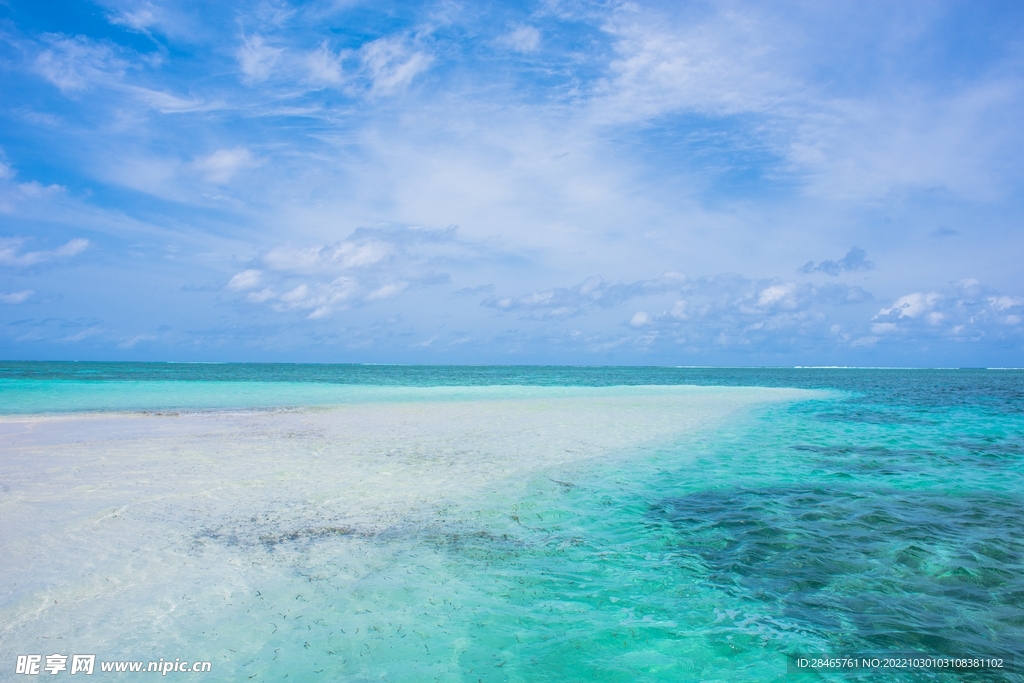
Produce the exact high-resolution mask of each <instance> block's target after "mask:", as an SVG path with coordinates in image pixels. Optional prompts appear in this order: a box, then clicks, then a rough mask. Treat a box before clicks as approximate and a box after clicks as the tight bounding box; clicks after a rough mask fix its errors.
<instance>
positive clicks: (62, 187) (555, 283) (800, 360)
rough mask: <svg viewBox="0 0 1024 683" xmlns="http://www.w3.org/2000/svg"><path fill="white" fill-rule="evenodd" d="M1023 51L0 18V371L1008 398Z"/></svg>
mask: <svg viewBox="0 0 1024 683" xmlns="http://www.w3.org/2000/svg"><path fill="white" fill-rule="evenodd" d="M1022 36H1024V5H1021V4H1020V3H1014V2H1006V3H984V4H977V3H966V2H964V3H948V2H929V3H924V2H921V3H892V2H878V3H871V2H848V3H844V2H829V3H809V2H793V3H786V2H773V3H743V2H714V3H685V2H682V3H680V2H671V3H660V4H659V3H636V2H560V1H558V0H552V1H550V2H535V3H504V4H503V3H500V2H494V3H459V2H451V1H440V2H406V3H399V2H395V3H382V2H372V3H370V2H354V1H328V0H322V1H312V2H293V3H289V2H283V1H278V2H270V1H260V2H236V3H199V2H171V1H163V0H141V1H140V0H102V1H100V2H95V3H88V2H72V1H64V0H62V1H60V2H52V1H45V2H44V1H42V0H33V1H31V2H23V1H20V0H0V79H2V80H0V87H2V90H0V92H2V93H3V95H2V98H0V357H3V358H8V359H80V360H87V359H111V360H117V359H123V360H211V361H214V360H249V361H257V360H266V361H320V362H398V363H414V362H423V363H574V364H604V363H623V364H634V363H641V364H680V365H689V364H695V365H703V364H728V365H750V364H753V365H762V364H767V365H775V364H781V365H809V364H836V365H932V366H945V365H971V366H985V365H987V366H1021V365H1024V276H1022V273H1024V269H1022V268H1021V266H1020V263H1021V261H1022V256H1024V205H1022V203H1024V191H1022V190H1024V164H1022V162H1021V159H1022V158H1024V128H1022V127H1021V125H1020V119H1021V112H1022V111H1024V38H1022Z"/></svg>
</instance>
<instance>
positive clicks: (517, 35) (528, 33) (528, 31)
mask: <svg viewBox="0 0 1024 683" xmlns="http://www.w3.org/2000/svg"><path fill="white" fill-rule="evenodd" d="M498 42H499V43H500V44H502V45H506V46H508V47H510V48H512V49H513V50H515V51H516V52H536V51H537V49H538V48H539V47H540V31H539V30H537V28H536V27H535V26H519V27H517V28H516V29H515V30H513V31H512V32H510V33H508V34H506V35H504V36H502V37H501V38H499V39H498Z"/></svg>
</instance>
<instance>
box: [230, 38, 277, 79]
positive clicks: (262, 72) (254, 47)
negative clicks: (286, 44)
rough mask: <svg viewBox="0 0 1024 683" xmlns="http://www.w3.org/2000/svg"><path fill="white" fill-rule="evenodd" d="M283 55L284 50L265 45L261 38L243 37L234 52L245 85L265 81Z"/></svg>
mask: <svg viewBox="0 0 1024 683" xmlns="http://www.w3.org/2000/svg"><path fill="white" fill-rule="evenodd" d="M283 53H284V49H282V48H277V47H271V46H269V45H267V44H266V42H265V41H264V40H263V36H252V37H244V38H243V39H242V45H241V46H240V47H239V48H238V50H237V51H236V52H235V56H236V58H237V59H238V66H239V67H240V68H241V69H242V74H243V80H244V81H245V82H247V83H258V82H260V81H265V80H267V78H269V77H270V74H271V72H272V71H273V69H274V67H275V66H276V65H277V62H278V60H279V59H280V58H281V55H282V54H283Z"/></svg>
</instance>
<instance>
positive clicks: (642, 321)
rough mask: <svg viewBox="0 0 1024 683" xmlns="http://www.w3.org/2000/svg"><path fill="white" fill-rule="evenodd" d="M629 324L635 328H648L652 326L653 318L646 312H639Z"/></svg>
mask: <svg viewBox="0 0 1024 683" xmlns="http://www.w3.org/2000/svg"><path fill="white" fill-rule="evenodd" d="M629 324H630V325H631V326H633V327H646V326H647V325H650V324H651V316H650V315H648V314H647V312H646V311H637V312H636V313H634V314H633V317H632V318H630V319H629Z"/></svg>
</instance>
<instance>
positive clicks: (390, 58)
mask: <svg viewBox="0 0 1024 683" xmlns="http://www.w3.org/2000/svg"><path fill="white" fill-rule="evenodd" d="M359 52H360V59H361V61H362V63H363V69H364V71H365V72H366V74H367V76H368V78H369V79H370V92H371V93H372V94H381V95H387V94H390V93H393V92H395V91H397V90H400V89H402V88H405V87H406V86H408V85H409V83H411V82H412V79H413V78H415V77H416V76H417V75H418V74H420V73H422V72H423V71H426V70H427V68H429V67H430V63H431V62H432V61H433V58H432V57H431V56H430V55H428V54H427V53H425V52H420V51H416V50H412V49H410V48H409V46H408V45H407V43H406V41H405V40H404V39H402V38H390V37H389V38H380V39H378V40H374V41H372V42H370V43H367V44H365V45H363V46H362V48H360V50H359Z"/></svg>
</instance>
